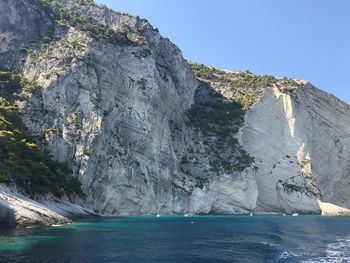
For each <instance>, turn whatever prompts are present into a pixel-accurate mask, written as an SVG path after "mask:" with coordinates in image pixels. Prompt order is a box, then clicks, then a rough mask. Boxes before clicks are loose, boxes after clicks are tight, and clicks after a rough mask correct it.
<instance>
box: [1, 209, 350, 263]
mask: <svg viewBox="0 0 350 263" xmlns="http://www.w3.org/2000/svg"><path fill="white" fill-rule="evenodd" d="M0 262H84V263H85V262H133V263H134V262H135V263H138V262H142V263H148V262H182V263H183V262H254V263H255V262H256V263H259V262H350V218H349V217H320V216H300V217H291V216H286V217H282V216H253V217H249V216H205V217H160V218H155V217H127V218H114V219H99V220H88V221H81V222H78V223H75V224H72V225H65V226H60V227H50V228H37V229H15V230H9V229H8V230H0Z"/></svg>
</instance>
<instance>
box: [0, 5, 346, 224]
mask: <svg viewBox="0 0 350 263" xmlns="http://www.w3.org/2000/svg"><path fill="white" fill-rule="evenodd" d="M0 7H1V8H0V64H1V65H2V67H3V69H4V70H6V71H11V72H13V73H17V74H20V75H21V77H23V78H25V79H27V80H28V82H30V83H35V84H36V85H37V86H38V87H39V88H37V89H36V90H35V91H34V92H31V93H30V94H28V96H26V98H25V99H21V100H15V102H14V103H15V104H16V107H18V111H19V112H20V113H21V116H22V120H23V122H24V124H25V125H26V127H27V129H28V130H29V131H30V133H31V135H32V136H33V138H36V141H37V143H38V145H39V146H40V148H41V149H42V150H48V151H50V152H51V153H52V154H53V157H54V159H55V160H56V161H60V162H65V163H67V165H68V166H69V167H70V169H71V170H72V175H73V176H74V177H76V178H78V179H79V181H80V182H81V188H82V190H83V192H84V193H85V194H86V198H85V199H80V198H76V197H69V200H68V201H69V203H70V204H71V205H74V204H73V203H75V202H78V203H79V204H80V205H81V206H82V208H81V209H83V210H87V211H90V210H89V209H91V210H93V211H94V213H97V214H102V215H139V214H157V213H159V214H185V213H193V214H208V213H213V214H234V213H251V212H280V213H294V212H299V213H321V208H320V207H325V205H322V204H323V203H322V202H325V203H332V204H334V205H337V206H340V207H343V210H341V211H342V213H344V211H348V210H346V209H347V208H350V203H349V200H350V195H349V194H348V191H347V189H348V188H349V183H350V179H349V172H350V165H349V162H348V158H349V156H350V155H349V154H350V152H349V151H350V145H349V144H350V136H349V134H350V107H349V106H348V105H347V104H345V103H343V102H341V101H339V100H337V99H336V98H334V97H333V96H332V95H330V94H327V93H324V92H322V91H320V90H318V89H316V88H314V87H313V86H312V85H311V84H309V83H308V82H306V81H301V80H292V79H287V78H284V79H278V78H275V77H272V76H256V75H254V74H251V73H250V72H241V71H223V70H218V69H215V68H211V67H206V66H204V65H198V64H191V63H188V62H187V61H186V60H184V59H183V57H182V54H181V51H180V50H179V49H178V48H177V47H176V46H175V45H174V44H172V43H171V42H170V41H169V40H168V39H165V38H163V37H162V36H161V35H160V34H159V32H158V31H157V30H156V29H154V28H153V27H152V26H151V25H150V24H149V23H148V22H147V21H146V20H143V19H140V18H138V17H133V16H129V15H127V14H121V13H117V12H114V11H112V10H109V9H107V8H105V7H100V6H98V5H96V4H94V3H93V2H92V1H88V0H85V1H72V0H57V1H47V2H45V1H42V0H35V1H32V0H31V1H27V0H0ZM13 184H14V183H13V182H12V183H11V182H10V183H7V185H10V187H14V185H13ZM18 192H20V193H19V194H21V195H28V194H27V193H26V192H25V191H24V190H23V189H22V188H21V187H19V188H18ZM7 195H9V193H8V192H7ZM3 196H4V194H3V195H2V196H0V199H4V197H3ZM67 198H68V197H67ZM46 199H50V197H47V196H46ZM50 200H51V199H50ZM37 201H38V202H39V203H42V204H43V203H45V198H42V197H40V198H38V200H37ZM66 201H67V200H66ZM68 201H67V202H68ZM10 202H11V201H10ZM60 202H61V201H59V202H58V203H57V202H56V203H57V206H59V204H60ZM62 202H63V201H62ZM320 204H321V205H320ZM3 207H4V205H3V203H0V210H2V209H4V208H3ZM51 208H52V206H51ZM52 209H53V208H52ZM90 212H92V211H90ZM90 212H89V213H90ZM0 214H1V213H0ZM58 214H60V212H58ZM61 214H62V213H61ZM71 216H72V215H71ZM3 220H5V219H3Z"/></svg>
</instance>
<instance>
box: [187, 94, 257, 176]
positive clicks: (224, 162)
mask: <svg viewBox="0 0 350 263" xmlns="http://www.w3.org/2000/svg"><path fill="white" fill-rule="evenodd" d="M243 117H244V109H243V108H242V106H241V104H239V103H237V102H234V101H232V102H231V101H228V100H224V99H221V98H220V99H216V100H213V101H212V102H206V103H197V104H194V105H193V106H192V108H191V109H190V111H189V120H190V125H191V126H192V127H193V128H194V129H195V130H196V131H197V133H198V134H199V135H201V136H202V137H203V142H204V144H205V147H206V151H207V153H208V156H209V155H210V156H213V157H212V158H211V159H210V165H211V171H212V172H215V173H217V174H220V173H222V172H225V173H231V172H234V171H240V172H241V171H243V170H244V169H246V168H247V167H250V166H251V164H252V163H253V162H254V159H253V158H252V157H250V156H249V155H248V153H246V152H245V151H244V150H243V148H242V147H241V146H240V145H239V143H238V140H237V139H236V137H235V136H236V134H237V132H238V130H239V127H240V126H241V125H242V124H243ZM186 161H187V162H188V160H187V158H186ZM183 162H184V160H182V163H183Z"/></svg>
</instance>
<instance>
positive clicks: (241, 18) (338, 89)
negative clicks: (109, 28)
mask: <svg viewBox="0 0 350 263" xmlns="http://www.w3.org/2000/svg"><path fill="white" fill-rule="evenodd" d="M97 3H101V4H105V5H107V6H108V7H110V8H112V9H115V10H118V11H123V12H128V13H130V14H133V15H139V16H140V17H142V18H146V19H148V20H149V21H150V23H151V24H152V25H153V26H154V27H157V28H159V30H160V32H161V34H162V35H163V36H164V37H168V38H170V40H171V41H172V42H174V43H175V44H176V45H178V46H179V47H180V48H181V49H182V51H183V55H184V57H185V58H186V59H188V60H191V61H193V62H198V63H203V64H207V65H211V66H216V67H219V68H224V69H232V70H236V69H237V70H246V69H248V70H250V71H252V72H253V73H256V74H270V75H276V76H280V77H283V76H288V77H295V78H302V79H306V80H309V81H311V82H312V83H313V84H314V85H316V86H317V87H319V88H321V89H323V90H325V91H328V92H331V93H333V94H334V95H336V96H337V97H339V98H341V99H342V100H344V101H346V102H348V103H350V84H349V83H350V80H349V78H350V0H283V1H282V0H216V1H214V0H202V1H200V0H176V1H171V0H97Z"/></svg>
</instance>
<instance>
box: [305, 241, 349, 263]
mask: <svg viewBox="0 0 350 263" xmlns="http://www.w3.org/2000/svg"><path fill="white" fill-rule="evenodd" d="M301 262H303V263H311V262H320V263H323V262H327V263H343V262H344V263H345V262H350V236H349V237H347V238H340V239H337V240H336V241H334V242H332V243H330V244H328V245H327V248H326V250H325V255H323V256H316V257H313V258H310V259H306V260H302V261H301Z"/></svg>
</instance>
